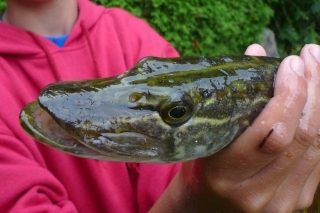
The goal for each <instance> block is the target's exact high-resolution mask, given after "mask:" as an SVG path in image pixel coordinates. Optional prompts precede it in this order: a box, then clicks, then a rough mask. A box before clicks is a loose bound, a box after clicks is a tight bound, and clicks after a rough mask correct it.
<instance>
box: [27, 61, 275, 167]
mask: <svg viewBox="0 0 320 213" xmlns="http://www.w3.org/2000/svg"><path fill="white" fill-rule="evenodd" d="M280 62H281V60H280V59H277V58H270V57H253V56H242V55H239V56H220V57H185V58H155V57H147V58H144V59H142V60H141V61H140V62H138V63H137V65H136V66H135V67H133V68H132V69H130V70H129V71H127V72H126V73H124V74H122V75H119V76H117V77H112V78H104V79H93V80H86V81H69V82H58V83H55V84H51V85H49V86H47V87H46V88H44V89H43V91H42V92H41V94H40V95H39V98H38V102H39V105H40V107H41V108H42V109H44V110H45V111H46V112H48V113H49V115H50V116H51V117H52V119H53V120H54V121H55V122H56V123H57V124H58V125H59V126H60V127H62V129H63V130H65V131H66V132H67V133H65V134H63V135H64V137H65V135H68V134H69V135H70V136H71V139H70V140H72V141H73V142H72V143H70V140H69V141H68V140H67V141H68V142H66V143H65V144H64V139H58V140H57V139H56V137H58V136H54V137H52V135H55V134H54V132H53V133H50V134H47V133H46V131H44V130H43V129H44V127H42V126H41V125H38V124H34V123H36V122H34V121H33V120H32V119H35V118H34V117H36V116H34V115H33V114H32V110H31V109H30V106H27V107H26V108H25V109H24V110H23V111H22V113H21V115H22V117H21V124H22V126H23V127H24V128H25V129H26V131H27V132H28V133H29V134H31V135H33V136H34V137H36V138H37V139H38V140H40V141H42V142H43V143H45V144H47V145H49V146H52V147H54V148H56V149H59V150H62V151H65V152H67V153H69V154H73V155H77V156H81V157H90V158H97V159H106V160H113V161H131V162H159V163H167V162H179V161H187V160H190V159H195V158H199V157H205V156H209V155H212V154H214V153H216V152H217V151H219V150H221V149H222V148H224V147H225V146H227V145H228V144H230V143H231V142H233V141H234V140H235V139H236V138H237V137H238V136H239V135H240V134H241V133H242V132H243V131H244V130H245V129H246V128H247V126H248V125H250V124H251V123H252V121H253V120H254V119H255V117H257V115H258V114H259V113H260V112H261V110H262V109H263V107H264V106H265V105H266V103H267V102H268V100H269V99H270V98H271V97H272V96H273V84H274V78H275V73H276V71H277V69H278V66H279V64H280ZM34 106H37V103H36V104H33V107H34ZM37 107H38V106H37ZM30 114H31V115H30ZM48 117H49V116H48ZM26 123H27V124H28V125H26ZM26 126H27V127H26ZM34 126H35V127H34ZM39 126H40V128H39ZM54 128H56V127H54ZM39 135H40V136H39ZM48 135H49V136H48ZM57 141H58V142H57ZM86 150H87V151H86Z"/></svg>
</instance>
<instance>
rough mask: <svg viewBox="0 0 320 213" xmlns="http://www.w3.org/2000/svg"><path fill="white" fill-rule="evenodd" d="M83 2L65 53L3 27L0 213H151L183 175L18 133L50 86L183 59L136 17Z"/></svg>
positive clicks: (0, 40)
mask: <svg viewBox="0 0 320 213" xmlns="http://www.w3.org/2000/svg"><path fill="white" fill-rule="evenodd" d="M78 2H79V11H80V14H79V18H78V21H77V22H76V24H75V26H74V28H73V30H72V32H71V33H70V35H69V37H68V39H67V41H66V43H65V45H64V47H63V48H61V49H60V48H58V47H57V46H56V45H55V44H53V43H52V42H51V41H49V40H47V39H45V38H43V37H40V36H37V35H35V34H33V33H31V32H26V31H25V30H23V29H20V28H17V27H14V26H10V25H7V24H5V23H0V94H1V104H0V150H1V151H0V212H10V211H11V212H23V213H28V212H32V213H34V212H83V213H100V212H104V213H107V212H110V213H122V212H123V213H130V212H147V211H148V210H149V209H150V208H151V206H152V205H153V204H154V203H155V202H156V200H157V199H158V198H159V196H160V195H161V194H162V192H163V191H164V190H165V188H166V187H167V185H168V184H169V183H170V181H171V180H172V178H173V177H174V175H175V174H176V173H177V171H178V170H179V168H180V164H171V165H159V164H134V163H131V164H129V163H127V164H126V163H115V162H107V161H98V160H91V159H82V158H78V157H74V156H70V155H67V154H64V153H62V152H59V151H56V150H54V149H51V148H49V147H47V146H44V145H42V144H41V143H39V142H36V141H35V140H33V139H32V138H31V137H30V136H28V135H27V134H26V133H25V132H24V131H23V130H22V129H21V127H20V125H19V120H18V117H19V113H20V110H21V109H22V107H23V106H24V105H25V104H27V103H29V102H30V101H32V100H35V99H36V97H37V95H38V93H39V91H40V90H41V88H43V87H44V86H45V85H47V84H49V83H52V82H55V81H58V80H69V79H88V78H97V77H106V76H112V75H117V74H120V73H122V72H124V71H125V70H127V69H129V68H130V67H132V66H133V65H134V64H135V63H136V62H137V61H138V60H139V59H140V58H142V57H145V56H149V55H153V56H162V57H171V56H177V55H178V53H177V52H176V51H175V50H174V49H173V48H172V47H171V46H170V44H169V43H168V42H166V41H165V40H164V39H162V38H161V37H160V36H159V35H158V34H157V33H156V32H155V31H154V30H152V29H151V28H150V27H149V26H148V25H147V24H146V23H145V22H143V21H141V20H139V19H137V18H135V17H133V16H132V15H130V14H128V13H126V12H124V11H122V10H120V9H105V8H103V7H101V6H96V5H94V4H92V3H91V2H89V1H88V0H79V1H78Z"/></svg>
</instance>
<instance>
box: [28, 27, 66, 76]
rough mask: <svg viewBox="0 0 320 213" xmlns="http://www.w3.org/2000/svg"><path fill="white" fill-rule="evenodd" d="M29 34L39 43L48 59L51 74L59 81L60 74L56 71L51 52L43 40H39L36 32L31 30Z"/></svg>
mask: <svg viewBox="0 0 320 213" xmlns="http://www.w3.org/2000/svg"><path fill="white" fill-rule="evenodd" d="M28 33H29V35H30V36H31V37H32V38H33V39H34V41H35V42H36V43H37V44H38V45H39V47H41V48H42V50H43V51H44V52H45V54H46V56H47V58H48V61H49V65H50V67H51V69H52V71H53V75H54V77H55V78H56V79H57V80H58V81H61V80H62V77H61V75H60V73H59V72H58V68H57V65H56V62H55V61H54V59H53V57H52V54H51V53H50V51H49V49H48V48H47V46H46V45H45V44H44V43H43V41H42V40H41V39H42V38H40V37H39V36H37V35H36V34H34V33H33V32H28Z"/></svg>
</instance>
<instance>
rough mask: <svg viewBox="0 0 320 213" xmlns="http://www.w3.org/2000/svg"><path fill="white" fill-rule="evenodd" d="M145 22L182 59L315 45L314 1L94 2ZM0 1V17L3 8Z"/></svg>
mask: <svg viewBox="0 0 320 213" xmlns="http://www.w3.org/2000/svg"><path fill="white" fill-rule="evenodd" d="M93 1H94V2H96V3H97V4H101V5H104V6H106V7H121V8H123V9H125V10H127V11H129V12H130V13H132V14H133V15H135V16H138V17H140V18H142V19H144V20H145V21H147V22H148V23H149V24H150V25H151V26H152V27H153V28H154V29H156V30H157V31H158V32H159V33H160V34H161V35H162V36H164V37H165V38H166V39H167V40H168V41H169V42H171V43H172V44H173V45H174V47H175V48H176V49H177V50H178V51H179V52H180V54H181V55H182V56H190V55H206V56H211V55H222V54H243V52H244V51H245V49H246V47H247V46H248V45H249V44H251V43H260V44H263V46H264V47H265V48H267V49H268V55H269V56H280V57H285V56H287V55H290V54H299V52H300V50H301V48H302V47H303V46H304V44H308V43H318V44H319V43H320V1H319V0H295V1H289V0H255V1H252V0H242V1H234V0H223V1H222V0H130V1H128V0H93ZM5 6H6V4H5V1H4V0H0V13H2V12H3V11H4V9H5Z"/></svg>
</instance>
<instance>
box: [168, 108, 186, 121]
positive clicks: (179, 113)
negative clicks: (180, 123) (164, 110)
mask: <svg viewBox="0 0 320 213" xmlns="http://www.w3.org/2000/svg"><path fill="white" fill-rule="evenodd" d="M185 114H186V108H185V107H184V106H175V107H174V108H172V109H171V110H170V111H169V115H170V117H172V118H175V119H179V118H182V117H183V116H184V115H185Z"/></svg>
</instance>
